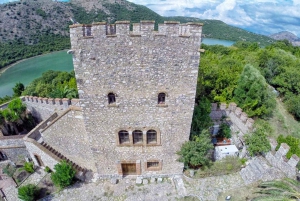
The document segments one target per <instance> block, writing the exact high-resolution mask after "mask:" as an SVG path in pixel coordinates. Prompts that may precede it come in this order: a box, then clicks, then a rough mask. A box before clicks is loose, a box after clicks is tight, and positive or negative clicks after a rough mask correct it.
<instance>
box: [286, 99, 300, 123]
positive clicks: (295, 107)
mask: <svg viewBox="0 0 300 201" xmlns="http://www.w3.org/2000/svg"><path fill="white" fill-rule="evenodd" d="M285 106H286V109H287V111H288V112H289V113H291V114H292V115H294V117H295V118H296V119H297V120H298V121H300V95H297V96H296V95H289V96H286V98H285Z"/></svg>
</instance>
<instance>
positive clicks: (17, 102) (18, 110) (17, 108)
mask: <svg viewBox="0 0 300 201" xmlns="http://www.w3.org/2000/svg"><path fill="white" fill-rule="evenodd" d="M7 108H8V109H9V110H10V111H11V112H13V113H14V114H16V115H17V116H18V117H20V116H21V114H23V113H24V112H25V111H26V105H25V104H24V103H23V102H22V100H21V99H20V98H16V99H14V100H12V101H11V102H10V103H9V104H8V106H7ZM20 118H21V117H20Z"/></svg>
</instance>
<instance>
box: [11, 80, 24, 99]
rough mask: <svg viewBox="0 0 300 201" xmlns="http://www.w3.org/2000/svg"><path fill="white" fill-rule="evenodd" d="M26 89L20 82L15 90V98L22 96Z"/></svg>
mask: <svg viewBox="0 0 300 201" xmlns="http://www.w3.org/2000/svg"><path fill="white" fill-rule="evenodd" d="M24 89H25V87H24V85H23V84H22V83H20V82H18V83H16V85H15V86H14V88H13V91H14V96H15V97H17V96H21V94H22V92H23V91H24Z"/></svg>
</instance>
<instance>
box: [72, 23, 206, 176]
mask: <svg viewBox="0 0 300 201" xmlns="http://www.w3.org/2000/svg"><path fill="white" fill-rule="evenodd" d="M129 27H130V23H129V22H128V21H121V22H116V24H115V25H112V26H107V25H106V23H94V24H93V25H89V26H87V25H80V24H76V25H71V26H70V36H71V45H72V50H71V51H70V52H72V53H73V64H74V69H75V74H76V79H77V86H78V91H79V97H80V106H81V107H82V108H83V117H84V122H85V126H86V131H87V135H88V138H89V143H90V147H91V150H92V152H93V156H94V160H95V161H96V167H97V169H98V173H99V174H100V175H116V174H118V170H119V171H120V163H122V162H128V161H129V162H131V163H136V162H137V163H139V164H140V167H138V169H139V170H141V174H142V175H149V174H181V173H182V168H183V164H182V163H179V162H177V159H178V156H177V155H176V152H177V151H178V150H179V149H180V147H181V145H182V143H184V142H185V141H187V140H188V139H189V133H190V126H191V121H192V115H193V109H194V102H195V100H194V99H195V94H196V84H197V76H198V67H199V59H200V53H199V48H200V44H201V33H202V24H198V23H188V24H184V25H181V24H179V22H165V23H164V24H160V25H159V28H158V31H157V32H156V31H154V22H153V21H141V23H137V24H133V32H130V30H129ZM161 92H163V93H165V94H166V100H165V104H163V105H159V104H158V94H159V93H161ZM108 93H114V94H115V96H116V103H115V104H111V105H110V104H108V99H107V95H108ZM149 129H154V130H156V131H157V132H158V133H160V137H159V139H158V141H159V142H158V143H157V144H156V145H152V146H150V145H147V144H146V143H143V144H142V145H129V146H120V145H119V144H118V131H120V130H127V131H129V134H130V138H132V134H131V133H132V131H134V130H142V131H143V133H144V134H143V136H144V137H143V138H144V139H146V138H145V136H146V132H147V130H149ZM149 160H158V161H160V162H161V163H160V164H162V167H161V169H160V170H156V171H150V170H147V168H146V167H145V166H146V165H145V164H146V162H147V161H149ZM118 167H119V169H118ZM139 170H138V171H139Z"/></svg>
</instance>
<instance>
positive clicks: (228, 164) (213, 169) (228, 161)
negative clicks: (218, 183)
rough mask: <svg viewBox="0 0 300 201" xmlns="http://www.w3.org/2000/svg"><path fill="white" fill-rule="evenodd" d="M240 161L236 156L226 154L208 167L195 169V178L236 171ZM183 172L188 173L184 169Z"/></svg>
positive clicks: (239, 167)
mask: <svg viewBox="0 0 300 201" xmlns="http://www.w3.org/2000/svg"><path fill="white" fill-rule="evenodd" d="M242 162H243V161H241V160H240V159H239V158H237V157H230V156H228V157H226V158H224V159H222V160H220V161H216V162H214V163H213V164H212V165H211V166H209V167H202V168H200V169H199V170H197V171H196V174H195V178H203V177H211V176H220V175H226V174H231V173H235V172H238V171H240V169H241V166H242V165H243V163H242ZM185 173H186V174H188V171H186V172H185Z"/></svg>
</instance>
